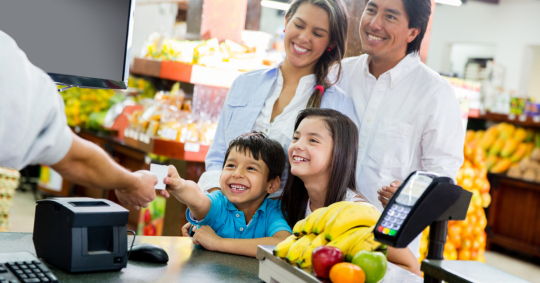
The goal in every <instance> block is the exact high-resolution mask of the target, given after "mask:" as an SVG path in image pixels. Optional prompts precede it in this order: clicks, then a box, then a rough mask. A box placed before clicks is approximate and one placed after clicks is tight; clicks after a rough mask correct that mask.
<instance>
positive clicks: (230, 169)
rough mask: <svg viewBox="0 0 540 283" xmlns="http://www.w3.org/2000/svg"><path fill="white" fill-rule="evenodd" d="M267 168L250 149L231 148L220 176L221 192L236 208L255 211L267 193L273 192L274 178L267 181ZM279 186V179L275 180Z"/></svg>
mask: <svg viewBox="0 0 540 283" xmlns="http://www.w3.org/2000/svg"><path fill="white" fill-rule="evenodd" d="M268 174H269V169H268V166H267V165H266V163H264V161H263V160H262V158H259V160H255V158H253V156H252V154H251V151H249V149H247V148H246V151H245V152H243V151H241V152H238V151H237V150H236V149H233V150H231V152H230V153H229V156H228V157H227V160H226V161H225V166H223V171H222V173H221V177H220V184H221V188H222V192H223V194H224V195H225V196H226V197H227V199H228V200H229V201H230V202H232V203H233V204H234V205H235V206H236V208H238V210H242V211H243V210H245V209H247V210H252V209H254V210H253V212H255V211H257V209H258V208H259V207H260V205H261V204H262V202H263V201H264V199H265V198H266V196H267V194H269V193H273V192H274V191H273V189H274V187H276V185H275V184H273V182H274V180H270V181H268ZM277 188H279V181H278V182H277ZM277 188H276V190H277Z"/></svg>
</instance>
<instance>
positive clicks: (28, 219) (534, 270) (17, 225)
mask: <svg viewBox="0 0 540 283" xmlns="http://www.w3.org/2000/svg"><path fill="white" fill-rule="evenodd" d="M35 209H36V203H35V201H34V196H33V195H32V193H31V192H25V193H22V192H19V191H17V192H16V193H15V196H14V197H13V206H12V207H11V215H10V222H11V227H10V232H30V233H31V232H32V230H33V226H34V213H35ZM485 257H486V263H487V264H489V265H491V266H493V267H495V268H498V269H500V270H503V271H505V272H508V273H510V274H513V275H515V276H517V277H520V278H523V279H525V280H528V281H531V282H533V283H540V265H536V264H533V263H529V262H526V261H523V260H519V259H515V258H513V257H510V256H507V255H504V254H501V253H497V252H490V251H486V253H485Z"/></svg>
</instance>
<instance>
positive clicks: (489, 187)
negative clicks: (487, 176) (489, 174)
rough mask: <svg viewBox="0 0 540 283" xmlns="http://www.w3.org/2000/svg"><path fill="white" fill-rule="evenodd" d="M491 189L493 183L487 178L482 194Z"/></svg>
mask: <svg viewBox="0 0 540 283" xmlns="http://www.w3.org/2000/svg"><path fill="white" fill-rule="evenodd" d="M489 189H491V184H490V183H489V181H488V180H485V182H484V186H483V187H482V189H481V190H480V193H481V194H485V193H489Z"/></svg>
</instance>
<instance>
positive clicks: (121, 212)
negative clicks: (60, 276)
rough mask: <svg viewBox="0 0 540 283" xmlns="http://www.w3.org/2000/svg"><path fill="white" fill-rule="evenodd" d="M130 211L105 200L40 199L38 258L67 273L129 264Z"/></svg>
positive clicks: (36, 240)
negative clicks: (128, 235)
mask: <svg viewBox="0 0 540 283" xmlns="http://www.w3.org/2000/svg"><path fill="white" fill-rule="evenodd" d="M128 216H129V211H128V210H127V209H125V208H123V207H122V206H120V205H118V204H116V203H114V202H112V201H109V200H105V199H93V198H49V199H45V200H40V201H38V202H37V207H36V217H35V221H34V236H33V240H34V246H35V248H36V253H37V256H38V257H39V258H42V259H44V260H45V261H47V262H48V263H51V264H53V265H56V266H57V267H59V268H61V269H63V270H65V271H67V272H87V271H105V270H120V269H122V268H124V267H126V264H127V256H126V254H127V247H128V244H127V222H128Z"/></svg>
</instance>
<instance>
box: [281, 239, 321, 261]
mask: <svg viewBox="0 0 540 283" xmlns="http://www.w3.org/2000/svg"><path fill="white" fill-rule="evenodd" d="M315 238H317V235H315V234H309V235H305V236H302V237H301V238H300V239H298V240H297V241H296V242H294V243H293V244H292V245H291V248H290V249H289V252H288V253H287V256H286V257H285V260H286V261H287V262H288V263H296V262H297V261H298V259H299V258H300V257H301V256H302V253H303V252H304V250H305V249H306V248H307V247H308V246H309V245H310V244H311V242H312V241H313V240H314V239H315Z"/></svg>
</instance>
